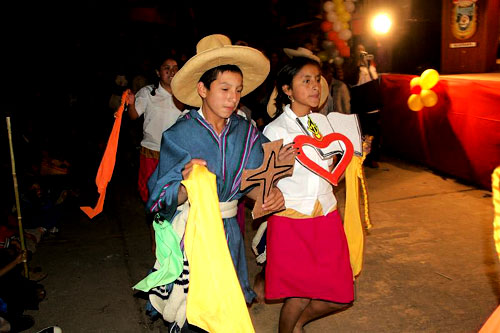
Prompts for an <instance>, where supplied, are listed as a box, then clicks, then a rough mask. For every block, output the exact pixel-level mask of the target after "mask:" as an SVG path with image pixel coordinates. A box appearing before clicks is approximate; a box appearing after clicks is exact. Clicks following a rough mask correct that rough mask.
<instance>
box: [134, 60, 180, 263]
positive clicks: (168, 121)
mask: <svg viewBox="0 0 500 333" xmlns="http://www.w3.org/2000/svg"><path fill="white" fill-rule="evenodd" d="M178 70H179V65H178V62H177V60H175V59H174V58H172V57H171V56H168V57H166V58H163V59H161V60H160V61H159V62H158V63H157V65H156V67H155V72H156V75H157V77H158V81H157V82H156V83H155V84H151V85H147V86H145V87H143V88H141V89H140V90H139V91H138V92H137V94H135V95H134V94H129V95H128V101H127V103H128V115H129V117H130V119H132V120H135V119H137V118H139V117H140V116H141V115H144V119H143V139H142V141H141V150H140V160H139V176H138V181H137V185H138V190H139V195H140V197H141V199H142V201H143V202H144V203H146V202H147V201H148V198H149V191H148V187H147V182H148V179H149V177H150V176H151V174H152V173H153V171H154V170H155V168H156V166H157V165H158V160H159V158H160V143H161V137H162V133H163V131H165V130H166V129H168V128H169V127H170V126H172V125H173V124H174V123H175V122H176V121H177V119H179V117H180V116H181V114H182V111H183V110H184V104H182V103H181V102H179V100H177V98H176V97H175V96H174V95H173V94H172V87H171V82H172V79H173V78H174V76H175V74H176V73H177V71H178ZM146 220H147V223H148V224H149V225H150V230H151V241H152V251H153V253H155V239H154V232H153V228H152V227H151V223H152V216H151V215H148V216H147V218H146Z"/></svg>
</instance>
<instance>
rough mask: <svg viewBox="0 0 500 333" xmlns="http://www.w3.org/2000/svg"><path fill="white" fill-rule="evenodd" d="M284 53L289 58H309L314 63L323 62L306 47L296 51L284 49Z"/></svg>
mask: <svg viewBox="0 0 500 333" xmlns="http://www.w3.org/2000/svg"><path fill="white" fill-rule="evenodd" d="M283 52H285V54H286V55H287V56H289V57H290V58H293V57H306V58H309V59H312V60H314V61H317V62H319V63H321V60H320V59H319V57H318V56H315V55H314V53H313V52H312V51H311V50H309V49H306V48H305V47H298V48H297V49H296V50H294V49H287V48H284V49H283Z"/></svg>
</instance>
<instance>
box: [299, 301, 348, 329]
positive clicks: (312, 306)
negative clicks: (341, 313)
mask: <svg viewBox="0 0 500 333" xmlns="http://www.w3.org/2000/svg"><path fill="white" fill-rule="evenodd" d="M347 306H349V304H343V303H333V302H326V301H320V300H311V302H310V303H309V304H308V306H307V307H306V308H305V309H304V311H303V312H302V314H301V315H300V318H299V319H298V320H297V323H296V325H295V331H294V332H302V327H304V325H305V324H307V323H308V322H310V321H312V320H314V319H317V318H319V317H322V316H324V315H327V314H330V313H332V312H335V311H338V310H341V309H343V308H346V307H347Z"/></svg>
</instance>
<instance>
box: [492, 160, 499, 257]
mask: <svg viewBox="0 0 500 333" xmlns="http://www.w3.org/2000/svg"><path fill="white" fill-rule="evenodd" d="M491 190H492V191H493V207H495V218H494V220H493V238H494V240H495V248H496V250H497V256H498V258H499V259H500V166H498V167H497V168H496V169H495V170H494V171H493V173H492V174H491Z"/></svg>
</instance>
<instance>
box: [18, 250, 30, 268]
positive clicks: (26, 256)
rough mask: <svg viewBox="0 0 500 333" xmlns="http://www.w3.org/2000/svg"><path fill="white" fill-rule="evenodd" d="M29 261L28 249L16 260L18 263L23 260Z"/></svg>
mask: <svg viewBox="0 0 500 333" xmlns="http://www.w3.org/2000/svg"><path fill="white" fill-rule="evenodd" d="M27 261H28V252H26V250H24V251H21V253H19V255H18V256H17V258H16V260H15V262H16V265H18V264H20V263H22V262H27Z"/></svg>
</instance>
